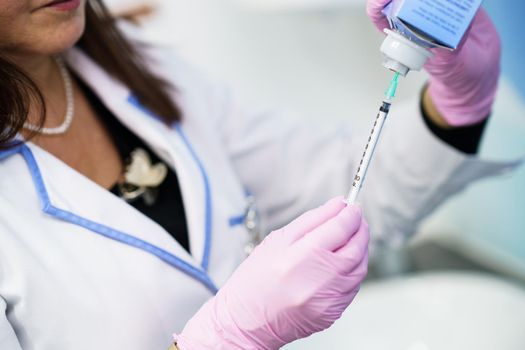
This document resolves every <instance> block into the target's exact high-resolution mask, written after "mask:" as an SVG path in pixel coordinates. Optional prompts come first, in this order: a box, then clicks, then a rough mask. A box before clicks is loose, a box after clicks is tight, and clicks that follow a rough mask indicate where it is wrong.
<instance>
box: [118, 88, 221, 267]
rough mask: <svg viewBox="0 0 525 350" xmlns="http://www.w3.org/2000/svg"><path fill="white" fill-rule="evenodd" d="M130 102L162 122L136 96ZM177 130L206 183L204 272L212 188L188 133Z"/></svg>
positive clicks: (209, 231)
mask: <svg viewBox="0 0 525 350" xmlns="http://www.w3.org/2000/svg"><path fill="white" fill-rule="evenodd" d="M128 102H129V103H130V104H132V105H133V106H135V107H136V108H138V109H139V110H141V111H142V112H144V113H145V114H147V115H149V116H150V117H152V118H154V119H155V120H159V121H161V119H160V118H159V117H158V116H157V115H156V114H154V113H153V112H151V111H150V110H149V109H147V108H146V107H144V106H143V105H142V104H141V103H140V102H139V100H138V99H137V97H136V96H134V95H130V96H129V97H128ZM174 127H175V129H176V130H177V133H178V134H179V136H180V138H181V139H182V141H183V142H184V145H185V146H186V148H188V151H189V152H190V154H191V157H192V158H193V160H194V161H195V163H196V164H197V167H198V168H199V172H200V173H201V177H202V181H203V183H204V205H205V222H204V252H203V255H202V261H201V267H202V269H203V270H204V271H208V267H209V263H210V252H211V240H212V238H211V230H212V206H211V203H212V198H211V188H210V180H209V178H208V174H207V173H206V170H205V168H204V165H203V163H202V161H201V160H200V158H199V156H198V155H197V152H195V149H194V148H193V146H192V145H191V143H190V141H189V139H188V137H187V136H186V133H185V132H184V130H183V129H182V126H181V125H180V124H179V123H176V124H174Z"/></svg>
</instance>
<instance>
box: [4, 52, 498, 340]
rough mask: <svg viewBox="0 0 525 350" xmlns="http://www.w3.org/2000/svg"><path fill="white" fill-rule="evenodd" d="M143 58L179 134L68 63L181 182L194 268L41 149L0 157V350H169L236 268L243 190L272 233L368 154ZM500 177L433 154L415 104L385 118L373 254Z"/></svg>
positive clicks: (142, 221) (166, 239)
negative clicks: (166, 93) (173, 112)
mask: <svg viewBox="0 0 525 350" xmlns="http://www.w3.org/2000/svg"><path fill="white" fill-rule="evenodd" d="M141 45H142V44H141ZM142 50H144V52H146V53H147V55H148V63H149V64H150V66H151V68H152V69H153V70H154V71H155V72H156V73H157V74H159V75H160V76H161V77H163V78H165V79H167V80H168V81H170V82H172V83H173V84H174V85H175V86H176V87H177V89H176V91H173V92H172V94H173V98H174V99H176V101H177V103H178V104H179V106H180V107H181V109H182V110H183V112H184V120H183V122H182V123H181V124H180V125H178V126H177V127H175V128H173V129H170V128H168V127H166V126H164V125H163V124H162V123H161V122H160V121H159V120H158V119H157V118H156V117H155V116H153V115H152V114H151V113H149V112H148V111H147V110H145V109H144V108H143V107H141V106H140V105H139V104H138V103H136V100H135V99H134V98H133V96H132V94H131V93H130V91H129V90H128V89H127V88H126V87H125V86H123V85H121V84H120V83H119V82H117V81H115V80H114V79H113V78H112V77H110V76H109V75H108V74H106V73H105V72H104V71H103V70H102V69H101V68H100V67H99V66H97V65H96V64H95V63H94V62H93V61H92V60H90V59H89V58H88V57H87V56H86V55H84V54H83V53H82V52H81V51H79V50H78V49H75V48H74V49H71V50H70V51H69V52H68V53H67V55H66V60H67V62H68V65H69V66H70V67H71V69H72V70H74V71H75V72H76V73H77V74H78V76H79V77H80V78H81V79H82V80H83V81H84V82H85V83H87V84H88V85H89V86H90V87H91V89H93V90H94V91H95V93H96V94H97V95H98V96H99V97H100V99H101V100H102V101H103V103H104V104H105V105H106V106H107V107H108V108H109V109H110V110H111V111H112V112H113V113H114V114H115V115H116V116H117V118H118V119H119V120H120V121H121V122H122V123H123V124H124V125H126V126H127V127H128V128H129V129H131V130H132V131H133V132H134V133H136V134H137V135H138V136H139V137H141V138H142V139H143V140H144V141H145V142H146V143H147V144H148V145H149V146H151V148H152V150H154V151H155V152H156V153H157V154H158V155H159V156H160V157H161V158H162V159H163V160H164V161H165V162H166V163H167V164H168V165H169V166H171V167H173V168H174V169H175V170H176V172H177V175H178V178H179V181H180V186H181V190H182V197H183V201H184V206H185V211H186V215H187V222H188V230H189V238H190V245H191V255H190V254H188V253H187V252H186V251H185V250H184V249H183V248H182V247H181V246H180V245H179V244H178V243H177V242H176V241H175V240H174V239H173V238H172V237H171V236H170V235H169V234H168V233H166V232H165V231H164V229H163V228H162V227H161V226H159V225H158V224H156V223H155V222H153V221H152V220H150V219H149V218H147V217H146V216H144V215H142V214H141V213H140V212H138V211H137V210H135V209H134V208H133V207H131V206H130V205H128V204H126V203H125V202H124V201H122V200H121V199H119V198H117V197H116V196H114V195H113V194H111V193H110V192H108V191H106V190H105V189H103V188H101V187H99V186H98V185H97V184H95V183H93V182H92V181H90V180H89V179H87V178H85V177H84V176H82V175H80V174H79V173H77V172H76V171H75V170H73V169H71V168H70V167H68V166H67V165H65V164H64V163H62V162H61V161H60V160H58V159H57V158H55V157H54V156H53V155H52V154H50V153H48V152H46V151H45V150H43V149H41V148H39V147H38V146H36V145H34V144H32V143H30V142H29V143H27V144H26V145H25V146H22V147H18V148H16V149H14V150H10V151H7V152H5V151H4V152H1V153H0V208H1V212H0V348H1V349H2V350H4V349H5V350H8V349H9V350H11V349H25V350H29V349H34V350H70V349H76V350H83V349H85V350H88V349H89V350H92V349H100V350H101V349H112V350H113V349H126V350H145V349H148V350H152V349H165V348H166V347H167V346H168V345H169V343H170V341H171V334H172V333H173V332H176V331H180V330H181V329H182V328H183V326H184V324H185V323H186V321H187V320H188V319H189V318H190V317H191V316H192V315H193V314H194V313H195V312H196V311H197V310H198V308H199V307H200V306H201V305H202V304H203V303H204V302H205V301H206V300H207V299H208V298H210V297H211V296H212V295H213V293H214V292H215V290H216V288H218V287H220V286H221V285H222V284H223V283H224V282H225V281H226V279H227V278H228V276H229V275H230V274H231V273H232V272H233V271H234V269H235V267H236V266H237V265H239V263H240V262H241V261H242V260H243V258H244V257H245V254H244V247H245V245H246V244H247V243H248V241H249V235H248V233H247V231H246V229H245V228H244V227H243V225H240V224H239V222H240V221H239V220H238V218H239V216H242V214H243V213H244V211H245V207H246V199H245V193H246V191H250V192H251V193H252V194H253V195H254V196H255V198H256V201H257V204H258V206H259V208H260V211H261V212H262V214H263V216H264V217H265V222H266V227H267V229H271V228H275V227H277V226H280V225H283V224H285V223H287V222H288V221H289V220H291V219H292V218H294V217H295V216H297V215H298V214H300V213H301V212H303V211H305V210H306V209H309V208H311V207H313V206H316V205H318V204H320V203H322V202H323V201H325V200H326V199H328V198H330V197H331V196H334V195H340V194H345V193H346V192H347V191H348V189H349V186H350V184H351V179H352V177H353V174H354V172H355V170H356V165H357V163H358V162H359V159H360V156H361V153H362V147H363V145H364V141H365V139H363V138H356V137H354V136H353V135H352V133H351V132H350V131H351V127H350V126H349V125H345V126H343V127H340V128H338V129H337V130H331V131H321V130H318V129H311V128H308V127H306V126H305V125H303V124H302V123H301V121H300V120H297V121H295V122H294V121H292V120H291V119H289V118H284V117H281V116H280V115H279V114H276V113H250V111H248V110H245V109H243V108H242V107H240V105H239V104H238V103H237V101H235V99H234V98H233V97H232V95H231V94H230V92H229V91H228V90H227V89H225V88H223V87H221V86H220V85H215V84H212V83H209V82H208V81H206V80H205V79H203V78H201V77H200V75H199V74H198V73H196V72H195V71H194V70H193V69H192V68H191V67H189V66H187V65H186V64H184V63H183V62H181V60H180V59H179V58H178V57H177V56H176V55H173V53H171V52H168V51H166V50H161V49H156V48H149V47H147V46H145V45H142ZM86 132H88V131H86ZM362 134H363V135H364V134H366V131H365V132H363V133H362ZM507 168H508V166H507V165H500V164H495V163H488V162H484V161H481V160H478V159H476V158H472V157H466V156H464V155H462V154H461V153H459V152H457V151H455V150H453V149H452V148H450V147H448V146H447V145H445V144H443V143H442V142H441V141H439V140H438V139H436V138H435V137H434V136H433V135H432V134H431V133H430V132H429V131H428V130H427V129H426V127H425V125H424V124H423V122H422V119H421V115H420V111H419V107H418V101H417V99H414V100H413V101H412V102H410V103H408V104H406V105H405V106H399V107H395V108H393V110H392V113H391V117H390V120H389V122H388V125H387V127H386V130H385V133H384V138H383V140H382V142H381V145H380V147H379V149H378V151H377V157H376V158H375V160H374V163H373V166H372V169H371V171H370V173H369V176H368V178H367V183H366V186H365V189H364V191H363V192H362V197H361V200H362V202H363V206H364V207H365V213H366V215H367V218H368V219H369V221H370V224H371V227H372V232H373V235H374V237H375V240H376V241H379V240H382V241H385V240H390V241H394V242H395V241H399V240H400V239H401V238H400V237H405V236H407V235H409V234H411V233H412V232H413V231H414V229H415V226H416V225H417V223H418V222H419V221H420V220H421V219H422V218H423V217H424V216H425V215H426V214H428V213H429V212H430V211H431V210H432V209H434V208H435V207H436V206H437V205H438V204H439V203H440V202H442V201H443V200H444V199H445V198H446V197H448V196H450V195H451V194H452V193H455V192H457V191H458V190H460V189H461V188H463V187H464V186H465V184H467V183H469V182H471V181H472V180H474V179H476V178H481V177H484V176H488V175H492V174H496V173H499V172H501V171H503V170H505V169H507ZM452 174H454V176H453V177H452V176H451V175H452ZM254 278H256V276H254ZM247 283H249V282H248V281H247Z"/></svg>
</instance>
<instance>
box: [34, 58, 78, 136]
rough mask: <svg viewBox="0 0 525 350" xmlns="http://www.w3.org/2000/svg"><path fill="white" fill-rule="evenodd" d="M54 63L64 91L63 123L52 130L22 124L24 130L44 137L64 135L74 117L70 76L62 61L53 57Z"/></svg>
mask: <svg viewBox="0 0 525 350" xmlns="http://www.w3.org/2000/svg"><path fill="white" fill-rule="evenodd" d="M55 62H56V64H57V66H58V70H59V71H60V75H61V76H62V80H63V81H64V89H65V90H66V106H67V107H66V116H65V117H64V121H63V122H62V124H61V125H59V126H57V127H54V128H39V127H38V126H36V125H33V124H30V123H28V122H26V123H24V128H25V129H27V130H30V131H35V132H38V133H40V134H44V135H61V134H64V133H65V132H66V131H67V130H68V129H69V127H70V126H71V123H72V122H73V117H74V115H75V101H74V98H73V83H72V81H71V76H70V75H69V72H68V70H67V68H66V65H65V63H64V61H63V60H62V59H61V58H59V57H55Z"/></svg>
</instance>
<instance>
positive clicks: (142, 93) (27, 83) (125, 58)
mask: <svg viewBox="0 0 525 350" xmlns="http://www.w3.org/2000/svg"><path fill="white" fill-rule="evenodd" d="M77 46H78V47H79V48H81V49H82V50H83V51H84V52H85V53H86V54H87V55H89V56H90V57H91V58H92V59H93V60H94V61H95V62H97V63H98V64H99V65H100V66H101V67H102V68H103V69H104V70H105V71H106V72H108V73H109V74H111V75H112V76H113V77H115V78H116V79H118V80H119V81H121V82H122V83H123V84H125V85H126V86H127V87H128V88H129V89H130V90H131V91H132V92H133V93H134V95H135V96H136V98H137V99H138V101H139V102H140V103H141V104H142V105H143V106H144V107H146V108H147V109H149V110H150V111H152V112H153V113H155V114H156V115H158V116H159V117H160V118H162V120H164V121H165V123H166V124H168V125H171V124H172V123H173V122H175V121H180V120H181V118H182V116H181V112H180V110H179V109H178V107H177V106H176V105H175V102H174V101H173V100H172V99H171V98H170V97H169V94H168V92H167V91H168V89H169V88H170V87H171V86H170V84H169V83H168V82H166V81H165V80H163V79H161V78H160V77H157V76H155V75H154V74H153V73H151V72H150V71H149V70H148V69H147V67H146V65H145V63H144V60H143V57H141V55H140V54H139V53H138V52H137V51H136V49H135V48H134V47H133V45H132V44H131V43H130V42H129V41H128V40H127V39H126V38H125V37H124V35H123V34H122V33H121V32H120V31H119V30H118V28H117V26H116V24H115V20H114V19H113V18H112V17H111V15H110V14H109V12H108V10H107V9H106V7H105V6H104V4H103V3H102V1H101V0H90V1H87V4H86V28H85V32H84V34H83V35H82V37H81V38H80V40H79V42H78V43H77ZM32 102H33V103H36V104H37V106H39V107H40V108H39V110H40V122H39V124H40V126H42V125H43V124H44V119H45V103H44V98H43V96H42V93H41V92H40V90H39V89H38V87H37V86H36V84H35V83H34V82H33V81H32V80H31V79H30V78H29V77H28V76H27V75H26V74H25V73H24V72H23V71H22V70H20V69H19V68H18V67H17V66H16V65H15V64H13V63H11V62H10V61H9V60H8V59H6V58H2V57H1V53H0V149H5V148H8V147H10V145H11V141H12V140H13V138H14V137H15V136H16V134H17V133H18V132H19V131H20V130H21V129H22V127H23V125H24V122H25V121H26V119H27V115H28V112H29V106H30V105H31V103H32Z"/></svg>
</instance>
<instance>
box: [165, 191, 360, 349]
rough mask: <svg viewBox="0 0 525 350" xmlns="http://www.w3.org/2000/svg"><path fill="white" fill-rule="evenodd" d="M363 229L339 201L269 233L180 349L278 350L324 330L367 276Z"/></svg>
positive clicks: (189, 328)
mask: <svg viewBox="0 0 525 350" xmlns="http://www.w3.org/2000/svg"><path fill="white" fill-rule="evenodd" d="M368 241H369V233H368V225H367V223H366V222H365V221H364V220H363V219H362V215H361V209H360V208H358V207H355V206H349V205H347V204H346V203H345V202H343V199H342V197H339V198H335V199H333V200H331V201H329V202H328V203H326V204H325V205H323V206H321V207H319V208H317V209H314V210H311V211H309V212H307V213H305V214H303V215H302V216H300V217H299V218H298V219H296V220H294V221H293V222H292V223H290V224H289V225H287V226H285V227H284V228H282V229H280V230H278V231H274V232H272V233H271V234H270V235H269V236H268V237H267V238H266V239H265V240H264V241H263V242H262V243H261V244H260V245H259V246H258V247H257V248H256V249H255V250H254V252H253V253H252V254H251V255H250V256H249V257H248V258H247V259H246V260H245V261H244V262H243V263H242V264H241V265H240V266H239V268H238V269H237V270H236V271H235V272H234V274H233V275H232V276H231V277H230V279H229V280H228V281H227V282H226V284H225V285H224V286H223V287H222V288H221V289H220V290H219V292H218V293H217V295H216V296H215V297H214V298H212V299H210V300H209V301H208V302H207V303H206V304H204V305H203V307H202V308H201V309H200V310H199V311H198V312H197V314H195V316H193V318H192V319H191V320H190V321H189V322H188V323H187V324H186V326H185V327H184V330H183V331H182V333H181V334H180V335H178V336H177V335H175V336H174V337H175V341H176V342H177V345H178V347H179V348H180V349H182V350H204V349H207V350H208V349H228V350H235V349H243V350H248V349H257V350H261V349H278V348H280V347H281V346H283V345H285V344H287V343H289V342H292V341H293V340H296V339H299V338H304V337H306V336H308V335H310V334H312V333H315V332H318V331H321V330H323V329H326V328H328V327H329V326H330V325H331V324H332V323H333V322H334V321H335V320H337V319H338V318H339V317H340V316H341V314H342V313H343V311H344V310H345V309H346V307H347V306H348V305H349V304H350V302H351V301H352V300H353V299H354V296H355V295H356V293H357V291H358V290H359V285H360V283H361V281H362V280H363V279H364V277H365V275H366V272H367V264H368Z"/></svg>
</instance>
